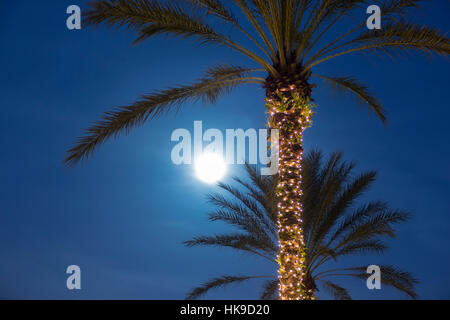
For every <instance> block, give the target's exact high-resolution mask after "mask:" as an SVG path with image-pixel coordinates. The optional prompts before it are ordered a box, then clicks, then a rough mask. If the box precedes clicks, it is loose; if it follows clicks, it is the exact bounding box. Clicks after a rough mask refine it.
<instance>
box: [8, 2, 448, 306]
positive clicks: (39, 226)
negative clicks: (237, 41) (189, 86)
mask: <svg viewBox="0 0 450 320" xmlns="http://www.w3.org/2000/svg"><path fill="white" fill-rule="evenodd" d="M425 2H426V3H427V6H425V7H426V10H423V11H421V12H420V13H417V12H416V21H419V22H423V23H427V24H429V25H431V26H435V27H438V28H440V29H441V30H442V31H448V29H449V24H448V14H449V13H450V10H449V9H450V5H449V2H448V1H446V0H440V1H439V0H436V1H425ZM71 4H79V5H80V6H81V7H82V8H85V6H83V5H84V4H85V2H84V1H80V0H79V1H65V0H64V1H62V0H61V1H13V2H11V1H9V2H7V3H5V2H2V3H0V12H1V13H0V15H1V19H0V38H1V43H2V44H1V46H2V48H1V50H0V57H1V59H0V70H1V71H0V88H1V92H2V94H1V95H0V105H1V111H2V115H1V117H0V121H1V123H0V124H1V126H0V128H1V129H0V130H1V135H0V137H1V138H0V139H1V152H0V161H1V162H0V163H1V170H0V172H1V186H0V208H1V209H0V297H1V298H13V299H30V298H32V299H46V298H62V299H72V298H88V299H91V298H95V299H99V298H104V299H109V298H122V299H134V298H141V299H181V298H183V297H184V295H185V293H186V292H187V291H188V289H189V288H191V287H192V286H194V285H196V284H198V283H200V282H202V281H204V280H207V279H208V278H210V277H213V276H217V275H222V274H236V273H240V274H247V273H249V274H252V273H253V274H264V273H268V272H275V269H274V268H273V267H271V266H269V265H266V264H265V263H264V262H262V261H259V260H257V259H253V258H251V257H248V256H245V255H240V254H236V253H234V252H229V251H227V250H216V249H211V248H194V249H188V248H185V247H183V246H182V245H181V242H182V241H184V240H188V239H189V238H191V237H192V236H194V235H199V234H208V233H213V232H219V231H222V230H224V227H223V226H220V225H219V224H218V225H214V224H210V223H208V222H207V221H206V213H207V212H208V210H209V209H211V208H210V207H209V206H208V205H207V204H205V194H206V193H208V192H211V191H214V190H215V187H213V186H209V185H205V184H203V183H201V182H200V181H198V180H197V179H196V178H195V177H194V174H193V170H192V167H191V166H179V167H177V166H175V165H173V164H172V163H171V161H170V150H171V147H172V146H173V145H174V144H173V143H171V142H170V135H171V132H172V131H173V130H174V129H176V128H187V129H192V127H193V121H194V120H202V121H203V124H204V127H205V128H219V129H225V128H245V129H246V128H263V127H264V121H265V116H264V105H263V98H264V93H263V90H262V89H260V88H258V87H257V86H246V87H242V88H241V89H238V90H236V91H234V92H233V93H232V94H231V95H229V96H227V97H225V98H223V99H221V100H220V102H219V103H218V104H217V105H216V106H204V107H203V106H201V105H194V106H192V105H186V106H185V107H184V108H182V110H181V112H180V113H179V114H178V115H177V116H175V115H174V114H170V115H169V116H167V117H164V118H160V119H157V120H155V121H152V122H150V123H147V124H146V125H145V126H144V127H143V128H140V129H137V130H134V131H133V132H132V133H131V134H130V135H128V136H124V137H121V138H120V139H118V140H117V141H115V142H113V141H110V142H108V143H107V144H106V145H105V146H104V147H103V148H101V149H100V150H99V152H97V153H96V154H95V156H94V157H93V158H92V159H91V160H90V161H89V162H88V163H86V164H85V165H83V166H77V167H75V168H73V169H67V168H65V167H63V165H62V164H61V161H62V159H63V157H64V153H65V151H66V149H67V148H68V146H69V144H70V143H71V142H72V141H73V140H74V139H75V138H76V137H77V136H79V135H80V133H81V131H82V129H84V128H85V127H86V126H87V125H88V124H89V123H90V122H91V121H93V120H96V119H97V118H98V117H99V116H100V115H101V112H103V111H105V110H108V109H109V108H110V107H114V106H119V105H125V104H127V103H131V102H133V101H134V100H135V99H136V98H137V97H138V96H139V95H141V94H143V93H148V92H151V91H152V90H154V89H161V88H164V87H165V86H168V85H173V84H176V83H183V82H189V81H191V80H193V79H195V78H196V77H198V76H200V75H201V73H202V71H204V70H205V68H207V67H208V66H210V65H212V64H215V63H219V62H234V63H236V64H244V63H246V59H245V58H242V57H240V56H237V55H235V54H232V53H230V52H229V51H228V50H223V49H219V48H214V47H201V48H200V47H198V46H197V45H195V44H192V43H190V42H183V41H173V40H167V39H160V38H158V39H154V40H152V41H150V42H146V43H143V44H141V45H138V46H130V42H131V41H132V39H133V35H132V34H131V33H129V32H125V31H111V30H107V29H105V28H87V29H82V30H80V31H69V30H67V29H66V26H65V20H66V17H67V15H66V13H65V11H66V8H67V6H69V5H71ZM365 17H366V16H365V13H364V11H362V12H361V19H362V20H363V19H365ZM318 71H320V72H321V73H324V74H325V73H326V74H329V75H355V76H357V77H358V78H360V79H361V80H363V81H364V82H365V83H367V84H368V85H369V86H370V88H371V89H372V90H373V91H374V92H376V93H377V95H378V96H379V97H380V98H381V99H382V101H383V103H384V106H385V108H386V109H387V110H388V112H389V120H390V125H389V126H388V127H383V126H382V125H381V124H380V123H379V121H378V120H377V119H376V118H375V116H374V115H370V116H368V115H367V112H366V110H364V109H362V108H359V109H358V108H356V107H355V106H353V105H352V103H351V100H337V99H334V98H333V97H331V96H330V94H329V92H328V91H327V89H326V88H325V87H322V86H319V88H318V89H316V90H315V91H314V98H315V100H316V103H317V104H318V105H319V108H318V110H317V111H318V113H317V115H316V116H315V118H314V127H313V128H312V129H309V130H308V131H307V134H306V136H305V144H306V147H307V149H311V148H314V147H317V148H321V149H322V150H323V151H324V152H327V153H328V152H332V151H335V150H343V151H344V152H345V157H346V159H349V160H351V159H353V160H357V161H358V163H359V166H358V170H369V169H378V170H379V177H378V180H377V182H376V184H375V186H374V188H373V189H372V190H371V191H370V193H368V195H367V196H366V198H367V199H382V200H386V201H389V202H390V204H391V205H392V207H394V208H401V209H405V210H408V211H410V212H411V213H412V214H413V219H412V220H411V221H410V222H408V223H407V224H405V225H403V226H402V227H401V228H400V232H399V235H398V238H397V239H394V240H393V241H390V243H391V245H392V249H391V250H390V251H389V252H388V253H387V254H386V255H384V256H383V257H363V258H358V259H352V260H350V261H349V262H353V263H355V264H356V263H358V264H363V265H368V264H378V263H383V262H384V263H386V262H388V263H392V264H395V265H398V266H399V267H402V268H403V269H406V270H408V271H410V272H412V273H414V275H415V276H416V277H418V278H419V279H420V281H421V283H420V285H419V287H418V292H419V295H420V297H421V298H426V299H430V298H447V299H448V298H450V274H449V270H450V232H449V225H450V204H449V201H448V199H449V191H450V150H449V148H448V146H449V143H448V141H449V139H450V128H449V126H448V121H449V119H450V108H449V103H448V90H449V79H448V75H449V74H450V65H449V63H448V59H444V58H440V57H434V58H433V59H431V60H430V59H427V58H426V57H424V56H422V55H416V54H414V55H410V56H407V57H406V58H401V59H396V60H391V59H389V58H383V59H380V58H378V57H376V56H358V55H352V56H348V57H343V58H340V59H337V60H333V61H330V62H329V63H325V64H323V65H321V66H320V68H319V70H318ZM239 171H240V168H237V167H233V168H231V170H230V173H229V175H227V177H226V178H225V181H229V179H230V175H232V174H237V173H238V172H239ZM70 264H77V265H79V266H80V267H81V269H82V286H83V288H82V290H81V291H78V292H75V291H69V290H67V289H66V286H65V281H66V276H67V275H66V273H65V269H66V267H67V266H68V265H70ZM340 283H341V284H345V285H347V286H348V287H349V288H350V289H351V292H352V293H353V295H354V297H355V298H364V299H366V298H367V299H378V298H404V296H403V295H401V294H398V293H396V292H395V291H393V290H388V289H385V288H383V290H381V291H379V292H374V291H369V290H367V288H366V287H365V283H364V282H363V281H348V280H343V281H340ZM259 285H260V283H259V282H258V281H255V282H249V283H248V284H246V285H242V286H234V287H231V288H230V289H227V290H219V291H216V292H214V293H211V294H210V295H208V296H207V297H208V298H237V299H240V298H257V294H258V293H259ZM323 297H327V296H326V295H324V296H323Z"/></svg>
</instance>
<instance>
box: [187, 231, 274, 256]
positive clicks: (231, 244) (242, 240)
mask: <svg viewBox="0 0 450 320" xmlns="http://www.w3.org/2000/svg"><path fill="white" fill-rule="evenodd" d="M183 244H184V245H185V246H187V247H195V246H216V247H228V248H233V249H236V250H241V251H246V252H250V253H252V254H256V255H259V256H261V257H264V258H266V259H268V260H270V261H273V259H272V258H271V257H270V256H267V254H269V255H273V254H274V253H275V252H276V247H275V250H274V248H273V243H270V242H268V241H267V240H266V241H264V240H263V239H262V238H258V237H254V236H252V235H247V234H242V233H231V234H218V235H214V236H198V237H194V238H193V239H192V240H188V241H184V242H183Z"/></svg>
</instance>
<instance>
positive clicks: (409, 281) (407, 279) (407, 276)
mask: <svg viewBox="0 0 450 320" xmlns="http://www.w3.org/2000/svg"><path fill="white" fill-rule="evenodd" d="M348 270H351V271H352V272H354V273H353V274H348V275H349V276H352V277H356V278H360V279H364V280H365V279H367V273H366V270H367V267H357V268H349V269H348ZM380 271H381V283H383V284H386V285H388V286H391V287H394V288H396V289H397V290H399V291H402V292H403V293H405V294H407V295H408V296H409V297H411V298H412V299H416V298H417V293H416V288H415V287H416V285H417V284H418V283H419V281H418V280H417V279H416V278H414V277H413V276H412V275H411V273H409V272H406V271H402V270H401V269H399V268H396V267H394V266H391V265H380Z"/></svg>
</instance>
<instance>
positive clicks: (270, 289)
mask: <svg viewBox="0 0 450 320" xmlns="http://www.w3.org/2000/svg"><path fill="white" fill-rule="evenodd" d="M278 287H279V281H278V280H267V281H266V283H265V284H264V285H263V291H262V292H261V295H260V299H262V300H278V297H277V291H278Z"/></svg>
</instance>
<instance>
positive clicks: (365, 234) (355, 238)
mask: <svg viewBox="0 0 450 320" xmlns="http://www.w3.org/2000/svg"><path fill="white" fill-rule="evenodd" d="M408 219H409V214H408V213H407V212H404V211H400V210H383V211H381V212H379V213H377V214H375V215H374V216H370V217H368V218H366V219H363V220H362V221H361V220H360V221H358V222H356V223H354V224H353V225H352V226H351V228H349V230H348V232H347V233H345V235H344V236H342V237H341V240H340V241H339V242H338V244H337V245H336V246H335V250H336V249H338V248H342V247H345V246H346V245H351V244H352V243H355V242H357V243H358V242H360V241H370V240H373V239H375V238H376V237H379V236H388V237H395V230H394V228H393V225H394V224H396V223H400V222H405V221H407V220H408Z"/></svg>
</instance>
